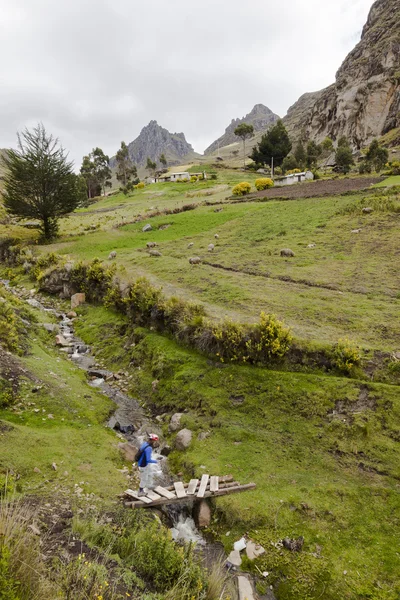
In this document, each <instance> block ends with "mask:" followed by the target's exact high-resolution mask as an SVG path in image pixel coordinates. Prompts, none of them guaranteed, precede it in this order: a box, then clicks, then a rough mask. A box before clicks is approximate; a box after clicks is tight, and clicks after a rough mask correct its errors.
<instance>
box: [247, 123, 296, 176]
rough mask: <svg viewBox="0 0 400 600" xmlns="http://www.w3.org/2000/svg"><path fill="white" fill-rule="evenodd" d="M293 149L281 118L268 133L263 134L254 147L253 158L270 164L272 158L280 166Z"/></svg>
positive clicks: (258, 161)
mask: <svg viewBox="0 0 400 600" xmlns="http://www.w3.org/2000/svg"><path fill="white" fill-rule="evenodd" d="M291 149H292V142H291V141H290V139H289V135H288V132H287V131H286V127H285V126H284V124H283V122H282V121H281V120H280V119H279V121H277V123H276V125H274V127H272V128H271V129H270V130H269V131H268V133H266V134H265V135H263V136H262V138H261V141H260V143H259V144H258V146H255V147H254V148H253V153H252V155H251V158H252V159H253V160H254V162H256V163H258V164H263V165H265V164H267V165H270V164H271V161H272V158H273V159H274V165H276V166H280V165H281V164H282V162H283V159H284V158H285V157H286V156H287V155H288V154H289V152H290V151H291Z"/></svg>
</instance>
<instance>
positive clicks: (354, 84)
mask: <svg viewBox="0 0 400 600" xmlns="http://www.w3.org/2000/svg"><path fill="white" fill-rule="evenodd" d="M399 15H400V0H377V1H376V2H375V3H374V4H373V6H372V8H371V11H370V13H369V17H368V21H367V23H366V25H365V27H364V29H363V32H362V37H361V41H360V42H359V44H357V46H356V47H355V48H354V50H353V51H352V52H350V54H349V55H348V56H347V58H346V59H345V61H344V63H343V64H342V66H341V67H340V69H339V71H338V72H337V74H336V83H334V84H333V85H331V86H329V87H328V88H326V89H324V90H321V91H319V92H315V93H311V94H304V95H303V96H301V98H300V99H299V100H298V101H297V102H296V104H294V105H293V106H292V107H291V108H290V109H289V111H288V114H287V115H286V117H285V118H284V123H285V125H286V128H287V129H288V131H289V135H290V136H291V138H292V139H293V140H297V139H299V138H302V139H303V140H309V139H310V140H314V141H316V142H317V143H319V142H321V141H322V140H323V139H324V138H325V137H326V136H329V137H331V138H332V139H333V140H337V139H338V138H339V137H340V136H342V135H345V136H346V137H347V138H348V139H349V140H350V142H351V144H352V145H353V148H354V149H360V148H362V147H364V146H366V145H368V144H369V143H370V142H371V140H372V139H374V138H375V137H379V136H381V135H384V134H385V133H387V132H388V131H390V130H392V129H395V128H397V127H400V18H399Z"/></svg>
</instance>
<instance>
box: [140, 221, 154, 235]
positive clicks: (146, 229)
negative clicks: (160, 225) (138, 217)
mask: <svg viewBox="0 0 400 600" xmlns="http://www.w3.org/2000/svg"><path fill="white" fill-rule="evenodd" d="M152 229H153V228H152V226H151V225H150V223H147V225H145V226H144V227H143V229H142V231H143V233H147V232H148V231H151V230H152Z"/></svg>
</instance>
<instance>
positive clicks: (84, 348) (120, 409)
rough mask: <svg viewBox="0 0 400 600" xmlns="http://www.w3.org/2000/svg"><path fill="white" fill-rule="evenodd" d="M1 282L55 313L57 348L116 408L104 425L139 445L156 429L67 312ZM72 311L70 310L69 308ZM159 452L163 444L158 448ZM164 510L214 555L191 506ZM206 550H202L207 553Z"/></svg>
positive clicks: (180, 532) (181, 533)
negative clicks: (59, 344)
mask: <svg viewBox="0 0 400 600" xmlns="http://www.w3.org/2000/svg"><path fill="white" fill-rule="evenodd" d="M0 284H3V285H4V286H5V288H6V289H7V290H8V291H9V292H11V293H12V294H13V295H15V296H17V297H18V298H20V299H21V300H24V301H26V302H27V303H28V304H29V305H30V306H31V307H32V308H35V309H39V310H41V311H44V312H45V313H47V314H48V315H51V316H52V317H55V318H56V319H57V321H58V324H53V323H44V324H43V326H44V327H45V329H47V331H49V332H51V333H54V335H61V336H62V338H63V339H64V340H65V342H66V344H65V346H62V347H61V348H60V351H61V352H64V353H65V354H66V355H67V356H68V358H69V359H70V360H71V361H72V362H73V363H74V364H75V365H76V366H77V367H79V368H80V369H83V370H84V371H85V372H86V373H87V374H88V377H91V380H90V381H89V385H90V386H92V387H94V388H97V389H99V390H100V391H101V392H102V393H103V394H105V395H106V396H107V397H108V398H110V400H112V401H113V402H114V403H115V404H116V406H117V408H116V410H115V412H114V413H113V414H112V415H111V417H110V418H109V420H108V423H107V426H108V427H110V428H111V429H114V430H116V431H118V435H119V437H121V438H122V439H124V440H126V441H127V442H129V443H131V444H133V445H135V446H139V445H140V444H141V443H142V442H143V441H144V440H145V438H146V434H147V433H149V432H150V431H152V430H154V429H155V430H158V429H159V424H155V423H153V422H152V421H151V420H150V419H149V418H148V416H147V415H146V414H145V411H144V409H143V408H142V407H141V406H140V404H139V402H138V401H137V400H136V399H135V398H132V397H131V396H129V395H127V394H126V393H124V392H122V391H121V390H120V389H118V387H117V386H115V385H112V384H111V383H109V382H108V381H107V380H111V379H113V372H112V371H108V370H105V369H103V368H100V367H98V366H97V365H96V359H95V356H94V355H93V353H92V351H91V348H90V347H89V346H88V345H87V344H85V342H84V341H83V340H82V339H81V338H79V337H78V336H77V335H76V333H75V331H74V326H73V318H74V317H72V318H70V317H68V316H67V314H68V313H64V312H61V311H59V310H57V309H55V308H48V307H46V305H45V304H44V300H43V299H42V298H40V300H39V299H38V296H37V295H34V296H31V297H28V298H27V297H26V293H27V291H26V290H24V292H19V291H18V290H17V289H15V288H13V287H12V286H11V285H10V282H9V281H8V280H4V279H3V280H2V279H0ZM71 312H72V311H71ZM160 451H161V452H162V448H161V450H160ZM153 456H154V458H156V459H157V458H160V457H161V458H162V459H163V460H160V461H159V465H160V467H161V468H162V473H160V472H159V473H157V474H156V476H155V480H156V482H157V484H159V485H170V484H171V483H172V477H171V475H170V473H169V470H168V465H167V459H166V458H165V457H164V456H162V455H161V454H157V453H155V452H154V453H153ZM164 512H165V513H166V516H167V518H168V521H169V522H170V523H171V525H172V526H171V534H172V537H173V538H174V539H175V540H176V541H185V542H192V543H196V545H197V546H199V550H200V548H202V549H203V551H205V548H206V546H207V548H208V547H209V551H210V552H209V553H210V554H211V555H213V556H214V555H215V547H216V546H218V548H219V549H220V545H219V544H215V545H214V544H206V541H205V540H204V538H203V537H202V535H201V533H200V532H199V531H198V530H197V529H196V526H195V523H194V520H193V518H192V516H191V506H188V505H187V504H186V503H182V504H181V505H179V504H175V505H172V506H166V507H165V508H164ZM209 553H208V552H205V554H209Z"/></svg>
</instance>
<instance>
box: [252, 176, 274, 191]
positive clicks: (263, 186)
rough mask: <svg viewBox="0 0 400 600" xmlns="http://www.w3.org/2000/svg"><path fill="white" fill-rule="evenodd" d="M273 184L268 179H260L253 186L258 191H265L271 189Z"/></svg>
mask: <svg viewBox="0 0 400 600" xmlns="http://www.w3.org/2000/svg"><path fill="white" fill-rule="evenodd" d="M273 185H274V182H273V181H272V179H270V178H269V177H262V178H261V179H256V182H255V186H256V188H257V189H258V191H260V190H267V189H268V188H270V187H273Z"/></svg>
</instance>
